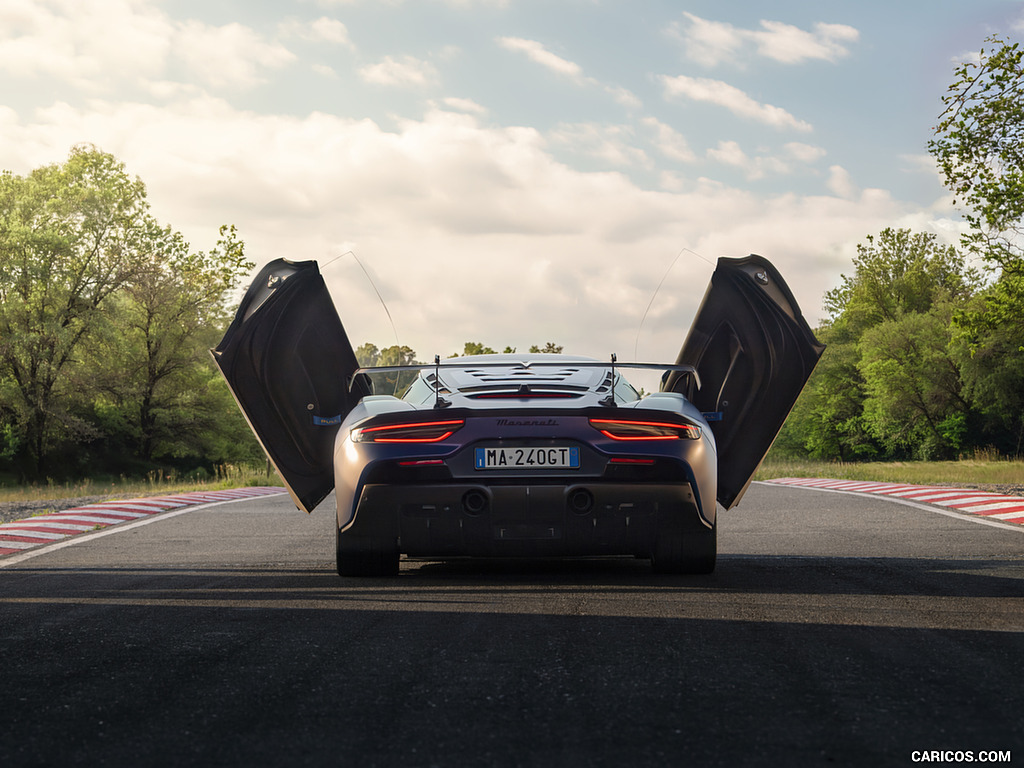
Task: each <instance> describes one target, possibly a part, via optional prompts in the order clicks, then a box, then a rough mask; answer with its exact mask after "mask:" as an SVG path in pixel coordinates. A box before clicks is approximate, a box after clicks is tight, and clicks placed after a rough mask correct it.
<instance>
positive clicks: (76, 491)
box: [0, 465, 282, 503]
mask: <svg viewBox="0 0 1024 768" xmlns="http://www.w3.org/2000/svg"><path fill="white" fill-rule="evenodd" d="M256 485H282V482H281V478H279V477H278V476H277V474H270V475H268V474H267V472H266V469H265V468H263V467H259V468H257V467H246V466H234V465H220V466H218V467H217V476H216V477H210V478H195V477H191V478H189V477H179V476H178V475H177V474H175V473H173V472H172V473H164V472H150V473H149V475H148V476H147V477H146V478H143V479H139V478H134V479H133V478H126V477H120V478H107V479H102V480H100V479H90V478H86V479H84V480H78V481H75V482H56V481H53V480H48V481H47V482H45V483H33V484H31V485H0V503H2V502H5V501H44V500H47V499H75V498H81V497H83V496H112V497H114V498H123V499H128V498H135V497H138V496H163V495H166V494H172V493H188V492H190V491H223V490H226V489H228V488H244V487H248V486H256Z"/></svg>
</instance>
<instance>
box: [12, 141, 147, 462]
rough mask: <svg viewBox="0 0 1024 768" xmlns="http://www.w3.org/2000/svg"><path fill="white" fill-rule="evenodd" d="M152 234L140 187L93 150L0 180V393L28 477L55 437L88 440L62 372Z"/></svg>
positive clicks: (139, 262) (137, 268) (137, 270)
mask: <svg viewBox="0 0 1024 768" xmlns="http://www.w3.org/2000/svg"><path fill="white" fill-rule="evenodd" d="M157 230H158V227H156V225H155V223H154V221H153V219H152V217H151V216H150V214H149V206H148V203H147V201H146V192H145V187H144V186H143V184H142V182H141V181H140V180H139V179H137V178H131V177H130V176H129V175H128V174H127V172H126V171H125V169H124V166H123V165H122V164H121V163H120V162H118V161H117V160H116V159H115V158H114V157H113V156H111V155H109V154H106V153H104V152H100V151H98V150H96V149H95V148H93V147H86V146H80V147H75V148H74V149H72V151H71V153H70V156H69V158H68V160H67V162H66V163H64V164H63V165H49V166H44V167H42V168H38V169H36V170H34V171H32V172H31V173H30V174H29V175H28V176H25V177H21V176H16V175H14V174H12V173H10V172H4V173H3V174H2V175H0V380H3V382H5V383H3V384H0V394H2V395H4V396H6V398H7V399H6V402H5V403H4V408H3V411H4V413H6V414H7V418H9V419H10V420H11V422H12V423H13V426H14V428H15V429H16V430H17V431H18V432H19V433H20V435H21V437H20V438H19V442H21V443H22V444H23V445H24V447H25V451H26V459H27V461H26V464H27V466H26V467H25V468H24V469H25V470H26V471H27V472H28V473H30V474H31V473H35V472H36V471H38V470H39V469H40V467H41V466H45V460H46V457H47V453H48V452H49V451H50V450H51V449H52V448H53V447H54V446H55V445H56V444H58V443H59V442H60V441H62V440H77V439H81V438H83V437H86V436H92V434H93V433H92V431H91V430H90V428H89V425H88V424H87V423H85V422H84V421H83V420H82V419H81V418H80V416H78V415H76V414H75V413H74V412H73V410H72V409H70V408H68V403H69V402H70V401H72V400H74V399H75V397H76V396H77V395H78V392H77V391H76V390H75V388H74V384H73V381H72V379H71V377H69V376H66V375H65V374H66V372H67V370H68V368H69V366H71V365H72V364H73V363H74V361H75V355H76V354H77V352H78V351H79V348H80V345H81V344H82V342H83V340H84V339H86V338H87V337H88V335H89V334H90V333H91V332H92V331H93V330H94V329H95V327H96V324H97V322H98V319H99V318H100V316H101V315H100V313H101V310H102V308H103V305H104V303H105V302H106V301H107V300H108V299H109V298H110V296H111V295H112V294H113V293H114V292H115V291H117V290H118V289H120V288H121V287H123V286H124V285H126V284H128V283H129V282H131V281H133V280H135V279H136V278H137V277H138V276H139V275H140V274H141V273H142V272H143V271H144V270H145V268H146V261H147V254H148V252H149V245H150V242H151V239H152V237H153V236H154V233H155V232H156V231H157ZM9 425H10V423H9ZM9 425H8V426H9Z"/></svg>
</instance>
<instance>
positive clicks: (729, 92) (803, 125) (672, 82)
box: [660, 75, 813, 132]
mask: <svg viewBox="0 0 1024 768" xmlns="http://www.w3.org/2000/svg"><path fill="white" fill-rule="evenodd" d="M660 79H661V82H662V85H663V86H664V93H665V97H666V98H673V97H676V96H682V97H685V98H689V99H693V100H694V101H703V102H707V103H709V104H717V105H718V106H720V107H725V108H726V109H728V110H729V111H730V112H732V113H733V114H734V115H737V116H739V117H743V118H748V119H751V120H756V121H757V122H759V123H764V124H765V125H770V126H772V127H773V128H783V129H784V128H790V129H793V130H796V131H801V132H809V131H811V130H813V128H812V126H811V125H810V123H807V122H805V121H803V120H799V119H797V118H796V117H794V116H793V115H791V114H790V113H789V112H787V111H786V110H784V109H782V108H781V107H775V106H772V105H771V104H762V103H760V102H758V101H755V100H754V99H752V98H751V97H750V96H748V95H747V94H745V93H744V92H743V91H741V90H740V89H739V88H736V87H735V86H732V85H729V84H728V83H725V82H722V81H721V80H711V79H709V78H704V77H687V76H686V75H677V76H675V77H670V76H668V75H662V76H661V78H660Z"/></svg>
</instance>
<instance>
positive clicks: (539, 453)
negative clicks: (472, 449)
mask: <svg viewBox="0 0 1024 768" xmlns="http://www.w3.org/2000/svg"><path fill="white" fill-rule="evenodd" d="M476 468H477V469H579V468H580V449H579V448H569V447H565V448H551V447H543V448H542V447H530V446H521V447H517V448H477V449H476Z"/></svg>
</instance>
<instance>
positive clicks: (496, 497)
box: [340, 483, 714, 557]
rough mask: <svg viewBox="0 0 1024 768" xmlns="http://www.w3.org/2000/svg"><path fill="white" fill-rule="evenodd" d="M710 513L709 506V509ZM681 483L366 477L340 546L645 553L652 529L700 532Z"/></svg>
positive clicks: (420, 551)
mask: <svg viewBox="0 0 1024 768" xmlns="http://www.w3.org/2000/svg"><path fill="white" fill-rule="evenodd" d="M712 514H713V511H712ZM713 523H714V519H713V518H712V520H705V519H703V518H702V516H701V514H700V512H699V511H698V508H697V504H696V501H695V499H694V494H693V489H692V488H691V486H690V485H689V484H688V483H665V484H646V483H645V484H632V483H574V484H570V485H561V484H523V485H516V484H509V485H482V484H479V483H438V484H418V485H407V486H402V485H383V484H382V485H367V486H364V488H363V490H362V493H361V495H360V498H359V501H358V504H357V505H356V511H355V515H354V517H353V519H352V521H351V522H350V523H349V524H348V525H346V526H345V527H344V528H343V529H342V530H341V533H340V535H341V537H342V538H343V539H344V540H345V541H346V544H347V545H348V546H352V547H353V548H358V547H359V544H360V541H361V540H365V541H368V542H369V541H378V542H379V541H381V540H386V541H397V543H398V550H399V551H400V552H403V553H405V554H407V555H412V556H422V557H438V556H456V555H468V556H480V557H494V556H498V557H501V556H510V557H516V556H530V557H532V556H573V555H577V556H578V555H637V556H639V557H649V556H650V555H651V553H652V551H653V549H654V544H655V542H656V541H657V538H658V532H659V530H666V529H671V530H674V531H680V532H683V533H684V534H685V532H687V531H690V532H693V533H694V534H696V533H701V532H706V531H708V530H709V529H710V528H711V526H712V524H713Z"/></svg>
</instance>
